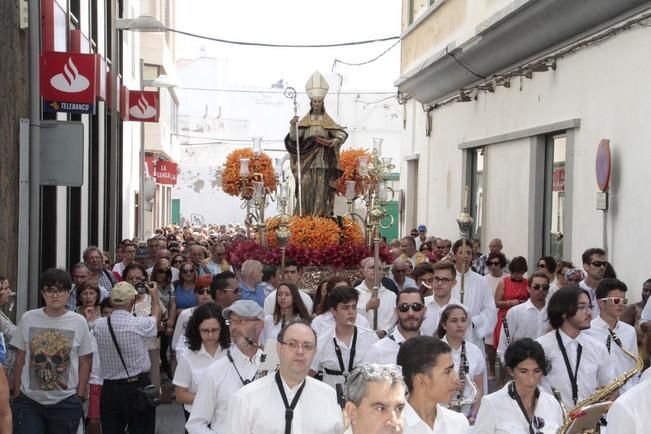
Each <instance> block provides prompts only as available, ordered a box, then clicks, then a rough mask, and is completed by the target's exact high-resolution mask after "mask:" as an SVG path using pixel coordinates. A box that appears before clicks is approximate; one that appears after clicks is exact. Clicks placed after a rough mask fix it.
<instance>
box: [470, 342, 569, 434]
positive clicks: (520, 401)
mask: <svg viewBox="0 0 651 434" xmlns="http://www.w3.org/2000/svg"><path fill="white" fill-rule="evenodd" d="M504 361H505V365H506V370H507V371H508V373H509V375H511V376H512V377H513V381H510V382H509V383H507V384H506V386H504V387H503V388H501V389H500V390H498V391H496V392H494V393H491V394H490V395H487V396H485V397H484V398H483V399H482V403H481V407H480V409H479V414H477V420H476V421H475V425H474V427H473V429H472V433H474V434H493V433H504V434H506V433H508V434H531V433H534V434H548V433H549V434H552V433H554V434H555V433H556V431H557V430H558V428H559V427H560V426H561V424H562V423H563V413H562V410H561V407H560V405H559V404H558V402H557V401H556V399H554V397H553V396H552V395H550V394H549V393H547V392H544V391H543V390H542V389H541V388H540V387H539V384H540V380H541V379H542V376H543V375H546V374H547V367H548V362H547V360H546V358H545V352H544V350H543V348H542V346H541V345H540V344H539V343H538V342H536V341H534V340H532V339H529V338H522V339H518V340H517V341H515V342H512V343H511V345H509V346H508V348H507V349H506V353H505V354H504Z"/></svg>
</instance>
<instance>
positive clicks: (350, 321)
mask: <svg viewBox="0 0 651 434" xmlns="http://www.w3.org/2000/svg"><path fill="white" fill-rule="evenodd" d="M358 297H359V294H358V293H357V291H356V290H355V289H354V288H350V287H343V288H342V287H335V288H333V289H332V290H331V291H330V293H329V294H328V307H329V309H330V311H331V312H332V315H333V316H334V317H335V327H334V329H332V330H330V331H329V332H328V333H325V334H323V335H320V336H319V337H318V343H317V352H316V356H315V357H314V360H313V361H312V367H311V371H310V375H312V376H314V375H316V373H317V372H323V382H324V383H326V384H329V385H330V386H332V388H333V389H337V386H338V385H340V387H341V386H342V385H344V384H345V383H346V379H347V378H348V375H350V373H351V372H352V370H353V369H354V368H355V366H357V365H358V364H360V363H361V362H362V360H364V357H365V356H366V352H367V351H368V350H369V348H371V345H373V344H374V343H375V342H377V340H378V338H377V336H376V335H375V333H373V331H372V330H364V329H361V328H359V327H356V326H355V317H356V316H357V309H356V307H357V299H358Z"/></svg>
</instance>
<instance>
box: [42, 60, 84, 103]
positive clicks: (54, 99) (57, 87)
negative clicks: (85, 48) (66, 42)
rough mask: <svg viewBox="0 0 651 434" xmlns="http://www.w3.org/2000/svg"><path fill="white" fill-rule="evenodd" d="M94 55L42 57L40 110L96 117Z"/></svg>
mask: <svg viewBox="0 0 651 434" xmlns="http://www.w3.org/2000/svg"><path fill="white" fill-rule="evenodd" d="M96 76H97V60H96V55H95V54H82V53H59V52H50V53H43V54H41V96H42V97H43V106H44V107H43V109H44V110H45V111H53V112H67V113H90V114H95V99H96V97H97V85H96V83H95V80H96Z"/></svg>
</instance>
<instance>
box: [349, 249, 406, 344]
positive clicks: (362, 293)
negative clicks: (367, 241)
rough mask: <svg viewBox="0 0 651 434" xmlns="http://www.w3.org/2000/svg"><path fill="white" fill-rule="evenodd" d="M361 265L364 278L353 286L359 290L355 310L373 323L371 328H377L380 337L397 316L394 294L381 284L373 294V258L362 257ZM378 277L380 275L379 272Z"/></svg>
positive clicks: (389, 327)
mask: <svg viewBox="0 0 651 434" xmlns="http://www.w3.org/2000/svg"><path fill="white" fill-rule="evenodd" d="M361 266H362V274H363V275H364V280H363V281H362V283H360V284H359V285H358V286H357V287H355V289H356V290H357V291H358V292H359V300H358V301H357V311H358V312H359V313H361V314H362V315H364V316H366V319H368V322H369V323H370V324H372V325H373V329H374V330H378V336H381V337H382V336H384V335H386V332H387V331H388V330H390V329H391V328H392V327H393V326H394V325H395V324H396V319H397V317H396V312H395V309H394V308H395V305H396V294H394V293H393V292H391V291H389V290H388V289H386V288H385V287H384V286H382V285H381V284H380V285H379V288H378V290H377V294H374V291H373V288H374V286H375V283H374V282H375V258H373V257H368V258H364V259H363V260H362V262H361ZM380 273H381V271H380ZM380 277H382V276H381V274H380ZM375 315H377V327H375V324H374V317H375Z"/></svg>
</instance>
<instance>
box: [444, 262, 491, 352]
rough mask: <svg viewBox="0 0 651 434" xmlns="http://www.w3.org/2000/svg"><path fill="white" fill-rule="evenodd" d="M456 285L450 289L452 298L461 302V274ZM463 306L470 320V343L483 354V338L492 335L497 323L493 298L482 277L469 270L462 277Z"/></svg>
mask: <svg viewBox="0 0 651 434" xmlns="http://www.w3.org/2000/svg"><path fill="white" fill-rule="evenodd" d="M456 279H457V283H456V285H454V288H452V297H453V298H454V299H456V300H459V301H461V273H459V272H457V277H456ZM463 304H464V306H466V307H467V308H468V310H469V312H470V318H471V319H472V339H470V341H471V342H472V343H473V344H475V345H476V346H477V347H478V348H480V349H481V351H482V354H483V352H484V350H483V348H484V338H485V337H486V336H489V335H490V334H492V333H493V330H494V329H495V322H496V321H497V307H496V306H495V297H494V296H493V293H492V291H491V289H490V288H489V287H488V282H486V280H485V279H484V276H482V275H480V274H477V273H475V272H474V271H472V270H470V271H467V272H466V274H465V275H464V297H463Z"/></svg>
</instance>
